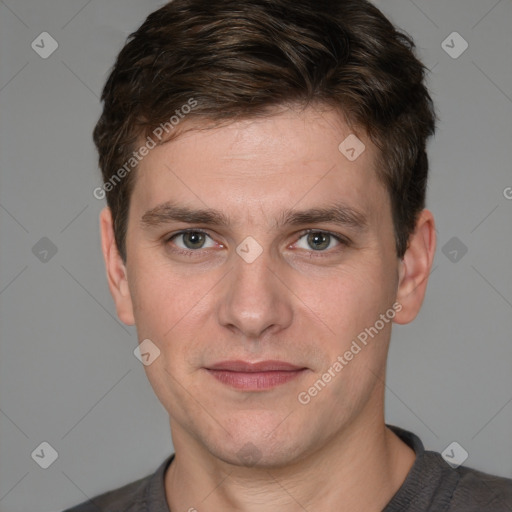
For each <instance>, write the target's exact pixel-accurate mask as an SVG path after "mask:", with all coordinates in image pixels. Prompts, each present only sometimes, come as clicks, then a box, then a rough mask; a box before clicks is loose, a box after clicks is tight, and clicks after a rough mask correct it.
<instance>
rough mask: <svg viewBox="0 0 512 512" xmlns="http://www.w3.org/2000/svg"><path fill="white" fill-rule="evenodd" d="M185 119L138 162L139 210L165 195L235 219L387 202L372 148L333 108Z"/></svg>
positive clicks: (378, 210) (371, 207)
mask: <svg viewBox="0 0 512 512" xmlns="http://www.w3.org/2000/svg"><path fill="white" fill-rule="evenodd" d="M185 122H187V121H185ZM196 123H197V125H196V126H197V128H202V125H201V124H199V123H198V122H197V121H196ZM189 125H190V126H188V127H187V131H185V132H184V133H183V134H182V135H180V136H179V137H177V138H176V139H174V140H172V141H171V142H168V143H166V144H163V145H161V146H157V147H156V148H154V149H152V150H151V151H150V152H149V154H148V155H147V156H146V157H145V158H144V159H143V160H142V161H141V162H140V163H139V167H138V169H137V174H136V180H135V186H134V189H133V194H132V200H131V204H132V207H133V210H134V214H136V215H137V216H138V218H140V217H141V216H142V215H143V214H144V212H145V211H147V210H148V209H151V208H154V207H155V206H157V205H159V204H162V203H164V202H166V201H170V200H172V201H173V202H177V203H181V204H183V205H187V206H189V207H197V208H205V207H208V208H215V209H218V210H224V211H229V212H231V214H232V215H233V217H234V219H235V221H236V220H238V221H240V222H242V220H243V221H247V222H252V221H254V222H255V221H256V220H255V219H256V218H257V216H261V215H264V216H265V217H266V218H268V219H270V218H272V217H273V216H275V215H274V214H277V213H278V212H280V211H282V210H283V209H290V208H292V207H295V208H296V209H301V208H311V207H318V206H322V205H323V204H325V203H330V204H333V203H339V202H340V201H341V202H343V203H344V204H346V205H347V206H349V207H350V206H352V207H354V208H357V209H358V210H359V211H362V212H364V213H365V214H366V216H367V217H369V218H371V217H372V216H373V217H374V218H375V220H378V219H379V217H381V216H382V210H383V209H386V210H388V209H389V204H388V197H387V196H388V194H387V192H386V190H385V189H384V187H383V185H382V184H381V182H380V181H379V180H378V179H377V175H376V172H375V165H376V163H377V156H378V153H377V148H376V147H375V146H374V145H373V144H372V143H371V142H370V141H369V140H368V139H367V137H366V136H365V135H364V134H363V133H360V132H358V133H357V135H356V134H355V133H354V131H353V130H351V129H350V128H349V127H348V126H347V125H346V124H345V122H344V121H343V119H342V117H341V116H340V114H339V113H337V112H335V111H333V110H331V111H326V110H323V111H319V110H315V109H313V108H308V109H305V110H303V111H293V110H288V111H285V112H281V113H279V114H276V115H273V116H269V117H265V118H259V119H252V120H242V121H236V122H231V123H229V124H226V125H223V126H220V127H215V128H208V129H196V126H194V125H192V124H191V123H189ZM203 126H204V125H203ZM356 137H357V138H356ZM347 138H348V139H347ZM346 140H348V142H346V143H344V141H346ZM340 145H341V147H340ZM363 145H364V146H363ZM347 150H348V152H347ZM352 150H353V151H352ZM359 153H360V154H359ZM358 154H359V156H357V155H358ZM354 156H356V157H357V158H355V159H354ZM370 220H371V219H370Z"/></svg>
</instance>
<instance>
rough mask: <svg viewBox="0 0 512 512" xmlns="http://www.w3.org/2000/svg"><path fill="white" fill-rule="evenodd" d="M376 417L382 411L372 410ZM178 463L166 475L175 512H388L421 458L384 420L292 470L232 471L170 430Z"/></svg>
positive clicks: (360, 426) (359, 427)
mask: <svg viewBox="0 0 512 512" xmlns="http://www.w3.org/2000/svg"><path fill="white" fill-rule="evenodd" d="M373 411H375V409H373ZM171 429H172V432H173V441H174V445H175V453H176V455H175V459H174V460H173V462H172V464H171V465H170V466H169V469H168V470H167V473H166V475H165V487H166V496H167V501H168V504H169V506H170V509H171V511H172V512H175V511H180V510H187V511H189V510H190V511H194V510H197V511H201V510H208V511H209V512H224V511H226V510H239V511H243V512H253V511H261V510H265V511H266V512H274V511H276V512H277V511H279V512H297V511H303V510H325V511H332V510H343V511H344V512H363V511H365V512H368V511H376V512H377V511H381V510H382V509H383V508H384V507H385V506H386V504H387V503H388V502H389V501H390V499H391V498H392V496H393V495H394V494H395V493H396V491H397V490H398V489H399V487H400V486H401V485H402V483H403V481H404V480H405V478H406V476H407V473H408V472H409V470H410V469H411V467H412V465H413V463H414V460H415V454H414V451H413V450H412V449H411V448H410V447H408V446H407V445H406V444H405V443H404V442H402V441H401V440H400V439H399V438H398V437H397V436H396V435H395V434H394V433H393V432H392V431H391V430H389V429H388V428H387V427H386V426H385V423H384V418H383V415H380V416H379V417H378V418H375V417H374V418H373V419H371V418H370V421H369V418H364V417H362V416H359V417H358V420H357V421H354V422H352V423H351V424H350V425H347V426H346V428H345V429H344V430H343V432H341V433H339V435H337V437H336V439H334V440H332V441H331V442H329V443H327V444H325V445H324V446H323V447H321V448H320V449H317V450H315V451H314V452H313V453H311V454H310V455H308V456H306V457H304V458H302V459H300V460H299V461H298V462H295V463H293V464H290V465H287V466H286V467H272V468H261V467H258V466H254V467H242V466H235V465H233V464H228V463H226V462H224V461H222V460H220V459H219V458H217V457H214V456H213V455H212V454H211V453H209V452H208V451H207V450H206V449H205V447H204V446H203V445H201V444H200V443H198V442H197V440H195V439H193V438H192V437H191V436H190V435H189V434H188V432H187V431H185V430H183V429H181V428H180V427H179V425H174V424H172V423H171Z"/></svg>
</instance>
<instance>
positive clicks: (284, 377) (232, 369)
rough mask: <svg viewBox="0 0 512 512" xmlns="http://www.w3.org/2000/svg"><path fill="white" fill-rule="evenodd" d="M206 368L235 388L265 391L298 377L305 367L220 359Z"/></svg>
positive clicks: (274, 362) (282, 363)
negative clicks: (220, 360)
mask: <svg viewBox="0 0 512 512" xmlns="http://www.w3.org/2000/svg"><path fill="white" fill-rule="evenodd" d="M206 370H207V371H208V372H209V373H210V375H212V376H213V377H214V378H215V379H217V380H218V381H220V382H222V383H223V384H226V385H228V386H230V387H233V388H235V389H238V390H243V391H265V390H269V389H272V388H275V387H276V386H279V385H282V384H285V383H287V382H289V381H291V380H293V379H295V378H297V377H299V376H300V375H302V374H303V373H304V372H305V371H307V368H305V367H303V366H297V365H294V364H291V363H287V362H284V361H260V362H258V363H251V362H247V361H222V362H220V363H216V364H214V365H211V366H209V367H208V368H206Z"/></svg>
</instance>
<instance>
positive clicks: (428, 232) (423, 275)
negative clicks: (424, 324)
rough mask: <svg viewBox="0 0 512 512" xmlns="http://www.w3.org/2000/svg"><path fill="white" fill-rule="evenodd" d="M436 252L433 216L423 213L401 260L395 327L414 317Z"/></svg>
mask: <svg viewBox="0 0 512 512" xmlns="http://www.w3.org/2000/svg"><path fill="white" fill-rule="evenodd" d="M435 250H436V229H435V223H434V216H433V215H432V213H431V212H430V211H429V210H423V211H422V212H421V213H420V215H419V216H418V220H417V222H416V228H415V230H414V233H412V234H411V236H410V237H409V245H408V247H407V250H406V251H405V254H404V257H403V258H402V260H401V261H400V268H399V281H398V290H397V297H396V300H397V302H398V303H400V304H401V305H402V309H401V310H399V311H398V310H397V313H396V315H395V318H394V321H395V322H396V323H397V324H407V323H409V322H412V320H414V319H415V318H416V315H417V314H418V312H419V310H420V308H421V305H422V303H423V299H424V297H425V292H426V289H427V282H428V278H429V276H430V269H431V267H432V262H433V261H434V253H435Z"/></svg>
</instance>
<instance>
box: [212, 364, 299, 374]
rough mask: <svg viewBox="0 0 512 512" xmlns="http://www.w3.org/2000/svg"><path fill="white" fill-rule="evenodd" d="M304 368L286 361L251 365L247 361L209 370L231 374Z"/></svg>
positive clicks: (221, 365) (215, 365)
mask: <svg viewBox="0 0 512 512" xmlns="http://www.w3.org/2000/svg"><path fill="white" fill-rule="evenodd" d="M303 368H304V367H303V366H296V365H294V364H290V363H285V362H284V361H261V362H259V363H250V362H246V361H222V362H221V363H216V364H214V365H212V366H208V369H209V370H225V371H229V372H244V373H253V372H275V371H283V372H286V371H295V370H302V369H303Z"/></svg>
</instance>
